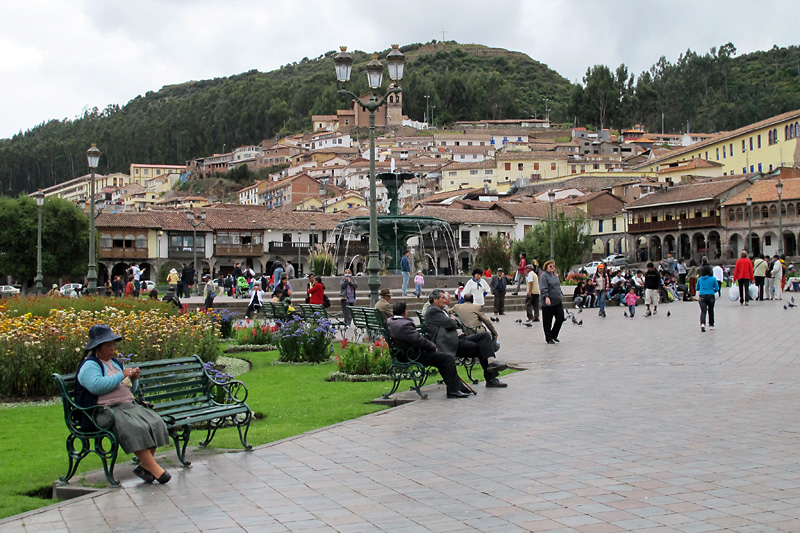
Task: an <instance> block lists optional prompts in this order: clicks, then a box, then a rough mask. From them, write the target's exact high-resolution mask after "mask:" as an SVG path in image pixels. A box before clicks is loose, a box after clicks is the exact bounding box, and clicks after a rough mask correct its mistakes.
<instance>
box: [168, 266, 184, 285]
mask: <svg viewBox="0 0 800 533" xmlns="http://www.w3.org/2000/svg"><path fill="white" fill-rule="evenodd" d="M180 279H181V277H180V276H179V275H178V271H177V270H175V269H174V268H173V269H171V270H170V271H169V274H167V285H169V290H171V291H176V290H178V281H180Z"/></svg>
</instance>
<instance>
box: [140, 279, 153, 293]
mask: <svg viewBox="0 0 800 533" xmlns="http://www.w3.org/2000/svg"><path fill="white" fill-rule="evenodd" d="M139 287H140V288H139V292H140V293H142V292H146V293H149V292H150V291H152V290H153V289H155V288H156V282H155V281H150V280H149V279H148V280H144V281H141V282H139Z"/></svg>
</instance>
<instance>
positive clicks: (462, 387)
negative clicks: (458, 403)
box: [461, 384, 473, 394]
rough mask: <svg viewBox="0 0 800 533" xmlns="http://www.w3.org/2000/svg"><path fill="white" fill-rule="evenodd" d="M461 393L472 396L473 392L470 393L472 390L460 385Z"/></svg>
mask: <svg viewBox="0 0 800 533" xmlns="http://www.w3.org/2000/svg"><path fill="white" fill-rule="evenodd" d="M461 392H463V393H464V394H472V392H473V391H472V389H470V388H469V387H467V386H466V385H463V384H462V385H461Z"/></svg>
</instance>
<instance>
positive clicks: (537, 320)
mask: <svg viewBox="0 0 800 533" xmlns="http://www.w3.org/2000/svg"><path fill="white" fill-rule="evenodd" d="M531 322H539V319H538V318H534V319H533V320H531Z"/></svg>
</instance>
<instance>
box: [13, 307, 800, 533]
mask: <svg viewBox="0 0 800 533" xmlns="http://www.w3.org/2000/svg"><path fill="white" fill-rule="evenodd" d="M783 303H785V302H763V303H753V304H751V305H750V306H749V307H741V306H739V305H738V304H737V303H735V302H731V301H729V300H728V299H727V298H726V299H723V300H719V301H718V309H717V311H718V313H717V314H718V319H717V329H716V330H715V331H709V332H705V333H701V332H700V329H699V318H698V316H699V308H698V306H697V304H696V303H689V302H676V303H672V304H669V305H662V306H659V313H658V315H656V316H653V317H650V318H645V317H643V316H641V315H642V314H643V313H642V311H643V308H641V307H640V308H638V311H639V314H637V316H636V318H634V319H626V318H624V317H623V316H622V313H623V308H610V309H609V310H608V315H609V316H608V317H607V318H605V319H603V318H600V317H598V316H597V314H596V312H594V311H592V310H587V311H585V312H583V313H582V314H580V315H579V318H582V319H583V320H584V325H583V326H574V325H572V324H571V323H569V322H568V323H566V324H564V328H563V331H562V334H561V335H560V337H561V341H562V342H561V343H560V344H558V345H554V346H551V345H546V344H545V343H544V338H543V334H542V331H541V328H540V327H538V324H537V325H536V326H537V327H532V328H526V327H524V326H521V325H518V324H515V323H514V319H516V318H519V317H522V316H523V314H522V313H512V314H510V315H506V316H505V317H503V318H502V321H501V323H500V324H499V328H500V334H501V338H500V340H501V343H502V347H503V349H502V350H501V355H502V358H503V359H504V360H506V361H508V362H512V363H515V364H517V365H520V366H524V367H527V368H528V369H529V370H527V371H522V372H517V373H515V374H513V375H509V376H507V377H505V378H504V380H505V381H507V382H508V383H509V387H508V388H507V389H488V390H487V389H486V388H484V387H482V386H479V394H478V395H477V396H475V397H470V398H467V399H463V400H447V399H446V398H445V393H444V387H443V386H438V385H432V386H430V387H429V390H428V393H429V399H428V400H425V401H415V402H413V403H410V404H405V405H402V406H399V407H395V408H392V409H387V410H385V411H381V412H379V413H374V414H372V415H368V416H365V417H362V418H359V419H356V420H351V421H348V422H344V423H341V424H337V425H335V426H331V427H328V428H324V429H321V430H317V431H313V432H310V433H307V434H304V435H300V436H297V437H293V438H290V439H286V440H283V441H280V442H276V443H272V444H269V445H266V446H262V447H259V448H258V449H256V450H255V451H253V452H249V453H246V452H238V453H224V454H220V455H212V456H202V457H199V458H198V459H197V460H195V461H194V462H193V465H192V468H190V469H182V468H173V469H172V472H173V476H174V477H173V480H172V481H171V482H170V483H169V484H168V485H164V486H160V485H153V486H150V485H144V484H142V483H140V482H137V481H135V480H130V481H125V482H123V487H122V489H119V490H108V491H101V493H98V494H96V495H92V496H88V497H82V498H80V499H79V500H77V501H67V502H63V503H60V504H57V505H53V506H50V507H47V508H44V509H40V510H37V511H32V512H30V513H26V514H24V515H19V516H17V517H12V518H10V519H6V520H3V521H0V530H2V531H76V532H77V531H168V532H171V533H176V532H179V531H259V532H261V531H339V532H368V531H392V532H398V531H402V532H406V531H408V532H414V531H437V532H447V531H459V532H461V531H498V532H499V531H502V532H507V531H559V532H615V531H643V532H644V531H684V532H699V531H741V532H746V531H759V532H767V531H800V446H799V445H798V444H799V443H798V434H799V433H800V395H798V385H797V383H798V381H800V365H798V357H799V355H798V353H800V351H798V349H797V346H798V342H800V327H798V324H799V323H800V309H789V310H784V309H783V308H782V305H783ZM667 311H669V312H670V315H671V316H669V317H668V316H667ZM121 468H123V467H122V466H121Z"/></svg>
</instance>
